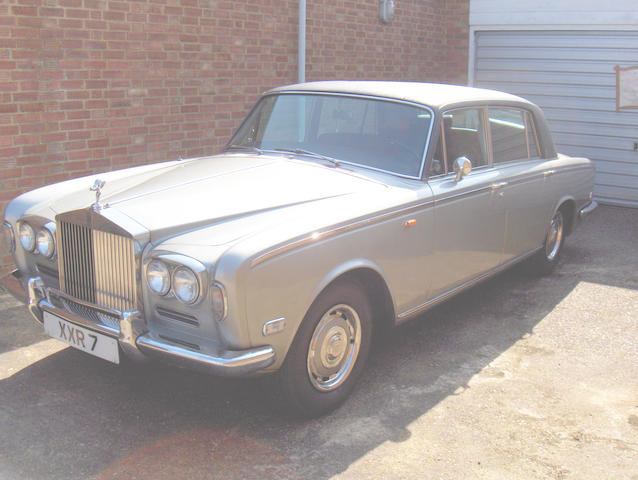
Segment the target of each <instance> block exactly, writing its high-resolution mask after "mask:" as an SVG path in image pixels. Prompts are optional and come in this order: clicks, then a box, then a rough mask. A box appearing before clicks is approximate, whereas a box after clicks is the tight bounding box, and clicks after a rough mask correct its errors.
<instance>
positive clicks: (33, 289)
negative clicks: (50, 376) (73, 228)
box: [0, 269, 275, 377]
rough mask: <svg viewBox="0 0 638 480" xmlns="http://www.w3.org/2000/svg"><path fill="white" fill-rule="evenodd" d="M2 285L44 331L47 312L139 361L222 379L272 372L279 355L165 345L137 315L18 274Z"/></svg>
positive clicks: (7, 274) (267, 350) (6, 274)
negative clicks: (97, 335)
mask: <svg viewBox="0 0 638 480" xmlns="http://www.w3.org/2000/svg"><path fill="white" fill-rule="evenodd" d="M2 273H3V276H2V278H0V285H1V286H2V287H4V288H5V289H6V290H7V291H9V292H10V293H11V294H13V295H14V296H15V297H16V298H18V299H19V300H21V301H22V302H24V303H26V304H27V306H28V309H29V311H30V312H31V315H32V316H33V318H35V320H36V321H37V322H38V323H39V324H40V325H42V322H43V312H45V311H46V312H49V313H51V314H53V315H56V316H58V317H61V318H63V319H65V320H67V321H69V322H71V323H74V324H76V325H80V326H82V327H85V328H88V329H91V330H95V331H97V332H99V333H102V334H104V335H108V336H110V337H113V338H115V339H116V340H117V341H118V343H119V345H120V348H121V350H122V351H123V352H124V354H125V355H127V356H128V357H131V358H133V359H137V360H146V359H147V358H149V357H153V358H157V359H158V360H162V361H166V362H168V363H171V364H174V365H177V366H181V367H186V368H189V369H192V370H199V371H203V372H205V373H210V374H213V375H218V376H225V377H229V376H230V377H234V376H244V375H249V374H251V373H254V372H256V371H258V370H261V369H264V368H266V367H269V366H270V365H272V364H273V363H274V362H275V351H274V350H273V348H272V347H271V346H269V345H265V346H262V347H257V348H251V349H246V350H224V349H214V348H209V349H208V351H201V350H196V349H194V348H188V347H185V346H182V345H178V344H175V343H172V342H168V341H166V340H164V339H163V338H162V337H161V336H159V335H156V334H153V333H152V332H149V331H148V329H147V328H146V323H145V321H144V318H143V316H142V314H141V312H139V311H128V312H119V311H116V310H111V309H108V308H102V307H97V306H95V305H92V304H89V303H87V302H84V301H82V300H79V299H77V298H73V297H71V296H69V295H67V294H66V293H64V292H61V291H59V290H56V289H53V288H47V287H45V286H44V283H43V282H42V280H41V279H40V277H31V278H26V279H25V278H22V277H21V275H20V272H19V270H17V269H12V270H9V271H7V270H4V271H3V272H2Z"/></svg>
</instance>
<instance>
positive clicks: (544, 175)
mask: <svg viewBox="0 0 638 480" xmlns="http://www.w3.org/2000/svg"><path fill="white" fill-rule="evenodd" d="M555 173H556V170H545V171H544V172H543V177H549V176H551V175H554V174H555Z"/></svg>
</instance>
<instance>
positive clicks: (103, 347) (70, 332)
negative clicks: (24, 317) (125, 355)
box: [44, 312, 120, 363]
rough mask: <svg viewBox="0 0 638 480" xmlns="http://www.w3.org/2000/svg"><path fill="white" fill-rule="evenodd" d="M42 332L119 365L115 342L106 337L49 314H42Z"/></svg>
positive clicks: (118, 353)
mask: <svg viewBox="0 0 638 480" xmlns="http://www.w3.org/2000/svg"><path fill="white" fill-rule="evenodd" d="M44 331H45V332H46V333H47V334H49V335H50V336H52V337H53V338H56V339H58V340H61V341H63V342H64V343H68V344H69V345H71V346H72V347H75V348H77V349H78V350H82V351H83V352H87V353H90V354H91V355H95V356H96V357H100V358H103V359H104V360H108V361H109V362H113V363H120V351H119V349H118V346H117V340H115V339H114V338H111V337H109V336H107V335H104V334H102V333H98V332H95V331H93V330H89V329H88V328H84V327H80V326H78V325H76V324H74V323H71V322H67V321H66V320H64V319H63V318H60V317H58V316H57V315H53V314H52V313H49V312H44Z"/></svg>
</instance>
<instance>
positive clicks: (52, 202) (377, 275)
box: [2, 82, 596, 415]
mask: <svg viewBox="0 0 638 480" xmlns="http://www.w3.org/2000/svg"><path fill="white" fill-rule="evenodd" d="M593 177H594V169H593V167H592V164H591V163H590V161H589V160H587V159H585V158H571V157H568V156H565V155H560V154H558V153H556V150H555V147H554V143H553V141H552V138H551V135H550V133H549V131H548V127H547V124H546V121H545V119H544V117H543V114H542V112H541V110H540V109H539V108H538V107H537V106H535V105H534V104H532V103H530V102H528V101H526V100H524V99H522V98H519V97H516V96H513V95H509V94H506V93H500V92H496V91H490V90H481V89H474V88H467V87H458V86H449V85H434V84H423V83H399V82H317V83H305V84H299V85H292V86H288V87H282V88H275V89H273V90H270V91H268V92H266V93H265V94H264V95H263V96H262V97H261V98H260V99H259V101H258V102H257V103H256V105H255V107H254V108H253V109H252V110H251V112H250V113H249V114H248V116H247V118H246V119H245V120H244V122H243V123H242V124H241V126H240V127H239V129H238V130H237V132H236V133H235V135H234V136H233V137H232V138H231V140H230V141H229V143H228V144H227V146H226V148H225V149H224V150H223V151H222V152H221V153H220V154H218V155H213V156H207V157H201V158H191V159H187V160H181V159H180V160H176V161H171V162H166V163H159V164H153V165H144V166H138V167H134V168H129V169H126V170H120V171H113V172H108V173H102V174H99V175H92V176H90V177H84V178H77V179H74V180H69V181H66V182H62V183H58V184H55V185H50V186H47V187H43V188H39V189H37V190H34V191H31V192H28V193H25V194H23V195H21V196H19V197H18V198H16V199H15V200H13V201H12V202H10V203H9V205H8V207H7V208H6V211H5V216H4V234H5V237H6V242H7V243H8V244H9V245H10V248H11V250H12V252H13V255H14V257H15V264H16V265H15V266H16V268H15V269H14V270H12V271H11V273H10V274H9V275H8V276H5V277H4V279H3V280H2V284H3V285H4V286H5V287H6V288H7V289H8V290H9V291H11V292H12V293H14V294H15V295H16V296H18V297H19V298H22V299H23V300H24V301H25V303H26V304H27V305H28V309H29V311H30V312H31V314H32V316H33V317H34V318H35V319H36V320H37V321H38V322H39V323H40V324H41V325H42V328H43V329H44V330H45V331H46V332H47V333H48V334H49V335H51V336H52V337H54V338H57V339H60V340H62V341H64V342H66V343H68V344H70V345H72V346H73V347H76V348H78V349H80V350H83V351H85V352H86V353H88V354H92V355H96V356H98V357H101V358H103V359H105V360H107V361H110V362H114V363H119V362H120V361H121V360H123V359H124V358H130V359H134V360H140V361H145V360H149V359H152V360H160V361H165V362H169V363H173V364H177V365H180V366H182V367H187V368H193V369H198V370H201V371H205V372H209V373H212V374H214V375H222V376H246V375H257V374H274V375H272V385H273V390H274V391H275V392H277V393H278V394H279V396H280V398H282V399H283V400H285V401H286V402H287V404H288V405H289V406H290V408H291V411H295V412H298V413H300V414H303V415H319V414H322V413H325V412H328V411H330V410H331V409H333V408H335V407H336V406H338V405H339V404H340V403H341V402H342V401H344V400H345V398H346V397H347V396H348V395H349V393H350V392H351V391H352V389H353V387H354V385H355V383H356V381H357V379H358V378H359V377H360V376H361V373H362V369H363V368H364V365H365V363H366V358H367V357H368V354H369V351H370V345H371V338H372V335H373V332H374V331H381V330H382V329H383V328H385V327H387V326H393V325H397V324H400V323H401V322H404V321H406V320H408V319H410V318H413V317H415V316H417V315H419V314H420V313H422V312H423V311H425V310H427V309H428V308H430V307H432V306H433V305H436V304H437V303H439V302H441V301H443V300H446V299H448V298H449V297H451V296H453V295H454V294H456V293H458V292H460V291H462V290H464V289H466V288H469V287H471V286H473V285H474V284H476V283H477V282H479V281H481V280H483V279H486V278H488V277H490V276H491V275H494V274H496V273H498V272H500V271H502V270H503V269H505V268H507V267H509V266H511V265H513V264H515V263H517V262H521V261H523V260H527V261H528V262H530V265H532V266H533V268H534V269H536V270H537V271H539V272H541V273H548V272H550V271H551V270H552V268H554V266H555V265H556V263H557V262H558V260H559V258H560V252H561V247H562V245H563V242H564V240H565V239H566V238H567V236H568V235H569V234H570V233H571V232H572V231H573V230H574V228H576V226H577V225H578V224H579V222H580V221H581V219H582V218H583V217H584V216H585V215H586V214H588V213H589V212H591V211H592V210H593V209H594V208H596V202H595V201H593V200H592V189H593Z"/></svg>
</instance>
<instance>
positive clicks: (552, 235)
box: [545, 210, 563, 262]
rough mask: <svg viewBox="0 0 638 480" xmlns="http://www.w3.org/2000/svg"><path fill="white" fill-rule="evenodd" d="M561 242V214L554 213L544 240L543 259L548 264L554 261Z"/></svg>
mask: <svg viewBox="0 0 638 480" xmlns="http://www.w3.org/2000/svg"><path fill="white" fill-rule="evenodd" d="M562 242H563V214H562V213H561V212H560V210H559V211H558V212H556V213H555V214H554V217H553V218H552V221H551V223H550V225H549V232H547V239H546V240H545V257H546V258H547V260H549V261H550V262H552V261H554V259H555V258H556V256H557V255H558V251H559V250H560V246H561V243H562Z"/></svg>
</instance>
